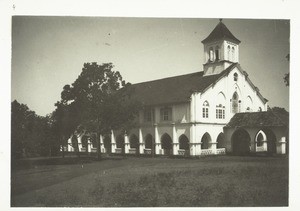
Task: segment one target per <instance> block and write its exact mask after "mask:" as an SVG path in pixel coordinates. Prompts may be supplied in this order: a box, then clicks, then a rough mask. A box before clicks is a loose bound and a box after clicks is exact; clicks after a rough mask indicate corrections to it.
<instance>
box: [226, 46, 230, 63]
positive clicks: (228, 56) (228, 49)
mask: <svg viewBox="0 0 300 211" xmlns="http://www.w3.org/2000/svg"><path fill="white" fill-rule="evenodd" d="M227 59H228V61H230V46H229V45H228V47H227Z"/></svg>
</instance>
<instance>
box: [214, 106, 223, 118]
mask: <svg viewBox="0 0 300 211" xmlns="http://www.w3.org/2000/svg"><path fill="white" fill-rule="evenodd" d="M216 118H217V119H225V106H224V105H222V104H219V105H217V106H216Z"/></svg>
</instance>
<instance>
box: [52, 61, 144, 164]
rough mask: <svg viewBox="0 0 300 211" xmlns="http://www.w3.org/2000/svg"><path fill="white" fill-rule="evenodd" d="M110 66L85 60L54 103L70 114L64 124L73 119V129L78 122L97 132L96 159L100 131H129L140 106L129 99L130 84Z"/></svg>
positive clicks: (87, 129)
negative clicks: (79, 72) (76, 74)
mask: <svg viewBox="0 0 300 211" xmlns="http://www.w3.org/2000/svg"><path fill="white" fill-rule="evenodd" d="M112 68H113V65H112V63H104V64H101V65H98V64H97V63H96V62H93V63H85V64H84V65H83V68H82V72H81V74H80V75H79V76H78V78H77V79H76V80H75V82H74V83H73V84H72V85H71V86H70V85H65V86H64V88H63V91H62V93H61V101H60V102H59V103H57V104H56V106H57V109H58V108H59V106H62V107H63V108H64V109H65V110H66V111H68V112H69V114H70V115H71V118H67V120H66V122H65V123H63V122H62V124H63V125H65V124H69V123H70V122H71V121H73V123H72V129H73V130H74V129H75V125H76V126H79V125H81V126H82V127H83V128H84V130H86V131H89V132H95V133H96V134H97V152H98V158H99V159H100V158H101V151H100V134H102V135H105V134H108V133H110V131H111V130H112V129H122V130H124V131H128V130H129V129H130V128H131V127H132V126H133V125H134V119H135V118H136V116H137V113H138V110H139V105H140V104H139V103H138V102H137V101H135V100H134V99H133V98H131V94H132V91H133V90H132V88H131V86H130V84H129V83H126V82H125V81H124V80H123V79H122V76H121V74H120V73H119V72H118V71H113V70H112ZM64 114H65V111H64V112H62V113H59V112H57V115H58V119H61V118H63V116H64Z"/></svg>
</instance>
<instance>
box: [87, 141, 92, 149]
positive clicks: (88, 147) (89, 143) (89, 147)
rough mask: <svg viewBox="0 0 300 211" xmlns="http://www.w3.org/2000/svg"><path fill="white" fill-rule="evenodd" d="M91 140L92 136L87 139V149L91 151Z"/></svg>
mask: <svg viewBox="0 0 300 211" xmlns="http://www.w3.org/2000/svg"><path fill="white" fill-rule="evenodd" d="M91 144H92V143H91V140H90V138H88V140H87V151H88V152H91Z"/></svg>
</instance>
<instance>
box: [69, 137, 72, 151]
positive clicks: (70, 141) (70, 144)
mask: <svg viewBox="0 0 300 211" xmlns="http://www.w3.org/2000/svg"><path fill="white" fill-rule="evenodd" d="M72 149H73V147H72V139H71V138H69V139H68V152H72V151H73V150H72Z"/></svg>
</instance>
